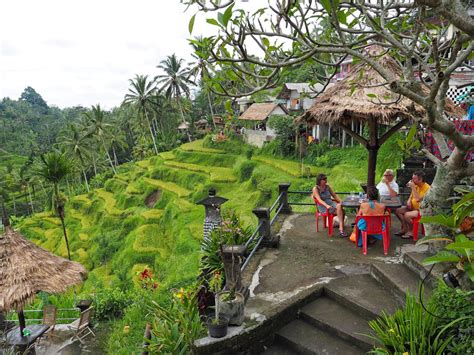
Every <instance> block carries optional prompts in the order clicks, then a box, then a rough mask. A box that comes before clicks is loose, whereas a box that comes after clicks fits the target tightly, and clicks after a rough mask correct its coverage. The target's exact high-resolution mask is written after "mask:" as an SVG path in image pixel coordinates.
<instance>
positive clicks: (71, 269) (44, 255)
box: [0, 218, 87, 326]
mask: <svg viewBox="0 0 474 355" xmlns="http://www.w3.org/2000/svg"><path fill="white" fill-rule="evenodd" d="M4 225H5V233H4V234H3V235H0V311H2V312H8V311H10V310H12V309H14V310H16V311H20V312H21V310H22V309H23V307H24V306H25V305H26V304H28V303H29V302H31V301H32V300H33V299H34V298H35V297H36V294H37V293H38V292H40V291H44V292H48V293H61V292H64V291H66V289H68V288H69V287H71V286H74V285H78V284H80V283H82V282H83V281H84V279H85V278H86V275H87V271H86V269H85V268H84V267H83V266H82V265H81V264H79V263H77V262H73V261H69V260H66V259H64V258H61V257H59V256H56V255H54V254H52V253H50V252H49V251H47V250H44V249H43V248H41V247H39V246H37V245H36V244H34V243H33V242H30V241H29V240H27V239H25V238H24V237H23V236H21V235H20V234H19V233H18V232H16V231H14V230H13V229H12V228H11V227H10V225H9V222H8V219H6V218H4ZM21 315H22V314H21ZM21 323H22V322H21V319H20V326H21ZM23 326H24V319H23Z"/></svg>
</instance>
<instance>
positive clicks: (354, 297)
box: [324, 274, 401, 319]
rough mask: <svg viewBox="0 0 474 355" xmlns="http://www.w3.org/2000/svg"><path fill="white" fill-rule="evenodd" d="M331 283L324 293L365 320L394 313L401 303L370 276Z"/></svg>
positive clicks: (345, 278) (342, 279)
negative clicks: (385, 313) (386, 313)
mask: <svg viewBox="0 0 474 355" xmlns="http://www.w3.org/2000/svg"><path fill="white" fill-rule="evenodd" d="M336 281H337V282H330V283H329V284H328V285H326V286H325V287H324V293H325V294H326V295H327V296H328V297H330V298H332V299H334V300H335V301H337V302H339V303H340V304H341V305H343V306H345V307H347V308H349V309H351V310H352V311H353V312H355V313H357V314H359V315H361V316H362V317H364V318H368V319H373V318H376V317H377V316H379V315H380V314H381V313H382V311H383V310H384V311H386V312H388V313H393V312H394V311H395V310H396V309H397V308H398V307H399V306H400V305H401V303H400V302H398V301H397V300H395V299H394V297H393V295H392V294H391V293H390V292H389V291H387V290H386V289H385V288H383V287H382V285H380V284H379V283H378V282H377V281H376V280H375V279H374V278H373V277H372V276H371V275H370V274H361V275H350V276H347V277H343V278H340V279H337V280H336Z"/></svg>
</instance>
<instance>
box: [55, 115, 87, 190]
mask: <svg viewBox="0 0 474 355" xmlns="http://www.w3.org/2000/svg"><path fill="white" fill-rule="evenodd" d="M58 140H59V146H60V147H61V148H63V149H64V150H66V151H67V152H69V153H70V154H71V155H73V156H75V157H76V158H77V159H78V160H79V162H80V164H81V170H82V175H83V177H84V182H85V184H86V188H87V191H88V192H89V191H90V189H89V182H88V181H87V174H86V165H85V159H86V157H88V156H89V155H90V154H91V153H92V152H91V149H90V142H89V139H88V138H87V134H86V132H85V130H84V128H83V127H80V126H78V125H76V124H72V123H69V124H68V125H67V126H66V129H65V131H63V134H62V135H60V136H59V138H58Z"/></svg>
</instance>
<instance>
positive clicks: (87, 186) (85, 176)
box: [82, 166, 90, 192]
mask: <svg viewBox="0 0 474 355" xmlns="http://www.w3.org/2000/svg"><path fill="white" fill-rule="evenodd" d="M82 175H83V176H84V182H85V183H86V189H87V192H89V191H90V188H89V182H88V181H87V175H86V171H85V170H84V166H82Z"/></svg>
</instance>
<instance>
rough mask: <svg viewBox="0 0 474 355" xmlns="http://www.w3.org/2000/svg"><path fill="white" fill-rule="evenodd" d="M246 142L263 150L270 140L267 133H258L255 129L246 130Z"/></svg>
mask: <svg viewBox="0 0 474 355" xmlns="http://www.w3.org/2000/svg"><path fill="white" fill-rule="evenodd" d="M244 137H245V141H246V142H247V143H248V144H251V145H254V146H256V147H258V148H262V147H263V144H264V143H265V142H266V141H267V140H268V135H267V132H266V131H256V130H254V129H246V130H245V133H244Z"/></svg>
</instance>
